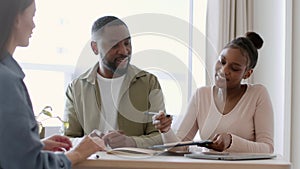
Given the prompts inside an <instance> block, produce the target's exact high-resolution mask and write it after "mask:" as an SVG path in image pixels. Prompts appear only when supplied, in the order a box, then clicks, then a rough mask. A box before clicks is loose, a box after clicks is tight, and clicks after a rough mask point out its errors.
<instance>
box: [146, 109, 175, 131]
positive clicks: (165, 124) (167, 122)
mask: <svg viewBox="0 0 300 169" xmlns="http://www.w3.org/2000/svg"><path fill="white" fill-rule="evenodd" d="M145 114H147V115H153V116H152V120H153V122H152V124H153V125H154V126H155V128H156V129H158V130H159V131H160V132H161V133H165V132H167V131H169V130H170V128H171V124H172V120H173V118H172V116H171V115H169V114H165V113H164V112H162V111H160V112H159V113H157V112H145Z"/></svg>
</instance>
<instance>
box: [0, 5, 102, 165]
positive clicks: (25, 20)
mask: <svg viewBox="0 0 300 169" xmlns="http://www.w3.org/2000/svg"><path fill="white" fill-rule="evenodd" d="M34 14H35V1H34V0H1V1H0V138H1V139H0V168H3V169H6V168H7V169H19V168H24V169H38V168H55V169H57V168H71V165H74V164H76V163H78V162H80V161H82V160H84V159H86V158H87V157H89V156H90V155H91V154H93V153H95V152H96V151H99V150H103V149H104V148H105V146H104V142H103V140H101V139H99V138H98V137H91V136H86V137H85V138H84V139H83V140H82V142H81V143H80V144H79V145H78V146H77V147H74V148H73V149H71V150H70V148H71V147H72V143H71V142H70V140H69V139H68V138H67V137H65V136H59V135H54V136H50V137H49V138H46V139H44V140H42V141H40V139H39V134H38V124H37V122H36V120H35V117H34V113H33V110H32V105H31V101H30V97H29V95H28V92H27V89H26V86H25V84H24V82H23V79H24V77H25V75H24V73H23V71H22V69H21V67H20V66H19V64H18V63H17V62H16V61H15V60H14V58H13V53H14V51H15V49H16V47H17V46H22V47H26V46H28V45H29V38H30V37H31V34H32V30H33V29H34V27H35V24H34V22H33V17H34ZM63 149H65V150H69V151H68V152H66V153H65V154H64V153H58V152H54V151H61V150H63Z"/></svg>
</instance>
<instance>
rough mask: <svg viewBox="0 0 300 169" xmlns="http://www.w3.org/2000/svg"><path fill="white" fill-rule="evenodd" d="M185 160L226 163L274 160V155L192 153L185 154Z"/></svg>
mask: <svg viewBox="0 0 300 169" xmlns="http://www.w3.org/2000/svg"><path fill="white" fill-rule="evenodd" d="M184 156H185V157H187V158H194V159H207V160H227V161H238V160H265V159H272V158H276V155H275V154H262V153H224V154H222V153H220V154H214V153H205V152H203V153H193V154H185V155H184Z"/></svg>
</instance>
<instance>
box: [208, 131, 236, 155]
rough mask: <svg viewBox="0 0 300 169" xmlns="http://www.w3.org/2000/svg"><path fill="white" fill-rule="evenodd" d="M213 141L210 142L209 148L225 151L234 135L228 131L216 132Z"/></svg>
mask: <svg viewBox="0 0 300 169" xmlns="http://www.w3.org/2000/svg"><path fill="white" fill-rule="evenodd" d="M212 141H213V144H210V145H209V147H208V148H210V149H213V150H216V151H224V150H226V149H228V148H229V147H230V145H231V142H232V136H231V134H228V133H221V134H216V135H215V136H214V138H213V140H212Z"/></svg>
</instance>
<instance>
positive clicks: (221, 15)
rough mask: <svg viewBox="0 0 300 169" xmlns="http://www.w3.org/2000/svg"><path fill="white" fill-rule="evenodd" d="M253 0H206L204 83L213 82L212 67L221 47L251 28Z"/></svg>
mask: <svg viewBox="0 0 300 169" xmlns="http://www.w3.org/2000/svg"><path fill="white" fill-rule="evenodd" d="M252 23H253V0H208V1H207V20H206V37H207V41H206V70H207V74H206V83H207V85H210V84H212V83H213V73H214V71H213V68H214V64H215V62H216V59H217V57H218V54H219V53H220V51H221V50H222V48H223V47H224V46H225V45H226V44H227V43H228V42H229V41H231V40H232V39H234V38H235V37H238V36H243V35H244V34H245V33H246V32H247V31H251V30H252Z"/></svg>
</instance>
